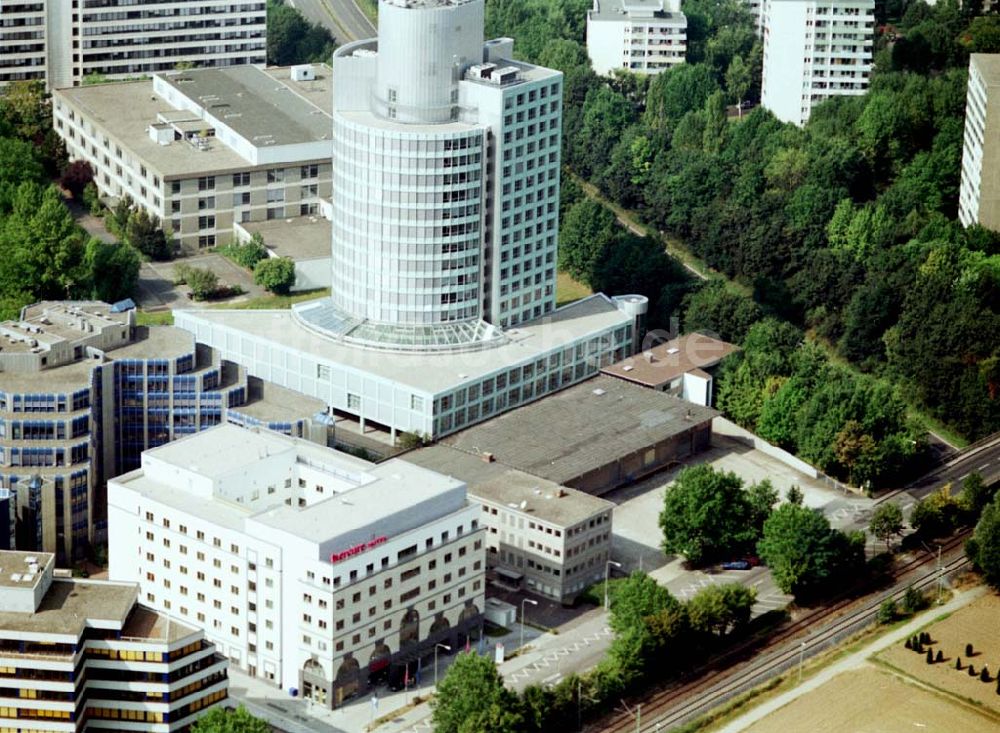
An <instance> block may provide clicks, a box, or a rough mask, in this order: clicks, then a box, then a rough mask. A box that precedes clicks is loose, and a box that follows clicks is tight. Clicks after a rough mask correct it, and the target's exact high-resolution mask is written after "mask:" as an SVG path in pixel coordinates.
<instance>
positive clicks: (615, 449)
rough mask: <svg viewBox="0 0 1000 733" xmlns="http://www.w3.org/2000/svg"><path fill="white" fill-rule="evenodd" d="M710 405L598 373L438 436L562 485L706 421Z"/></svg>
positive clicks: (712, 414)
mask: <svg viewBox="0 0 1000 733" xmlns="http://www.w3.org/2000/svg"><path fill="white" fill-rule="evenodd" d="M717 414H718V412H716V411H715V410H713V409H711V408H708V407H702V406H700V405H695V404H692V403H689V402H685V401H683V400H681V399H678V398H677V397H673V396H671V395H668V394H665V393H662V392H656V391H653V390H649V389H645V388H644V387H639V386H637V385H634V384H630V383H628V382H624V381H622V380H620V379H615V378H614V377H608V376H604V375H601V376H598V377H594V378H593V379H590V380H587V381H585V382H582V383H581V384H578V385H576V386H574V387H569V388H568V389H564V390H562V391H560V392H557V393H555V394H553V395H549V396H548V397H546V398H544V399H541V400H537V401H535V402H533V403H531V404H529V405H525V406H524V407H521V408H519V409H517V410H513V411H512V412H508V413H506V414H504V415H500V416H499V417H495V418H493V419H492V420H488V421H487V422H484V423H481V424H479V425H475V426H473V427H471V428H469V429H467V430H463V431H462V432H460V433H456V434H455V435H451V436H449V437H446V438H444V441H443V442H444V443H445V444H447V445H451V446H454V447H455V448H458V449H459V450H463V451H466V452H469V453H472V454H482V453H492V454H493V455H494V456H495V457H496V460H498V461H500V462H501V463H505V464H507V465H508V466H512V467H514V468H519V469H521V470H522V471H526V472H528V473H531V474H534V475H536V476H541V477H543V478H547V479H549V480H551V481H555V482H556V483H559V484H568V483H570V482H571V481H573V480H574V479H576V478H578V477H580V476H582V475H584V474H586V473H588V472H589V471H592V470H595V469H598V468H601V467H602V466H605V465H608V464H609V463H612V462H614V461H617V460H618V459H619V458H622V457H624V456H627V455H631V454H633V453H635V452H636V451H640V450H644V449H645V448H648V447H651V446H653V445H656V444H658V443H661V442H662V441H664V440H667V439H669V438H671V437H673V436H675V435H679V434H681V433H683V432H684V431H686V430H688V429H690V428H692V427H694V426H695V425H698V424H701V423H704V422H706V421H709V420H711V419H712V418H713V417H715V416H716V415H717Z"/></svg>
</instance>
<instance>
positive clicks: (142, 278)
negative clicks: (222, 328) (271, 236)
mask: <svg viewBox="0 0 1000 733" xmlns="http://www.w3.org/2000/svg"><path fill="white" fill-rule="evenodd" d="M177 265H188V266H189V267H200V268H204V269H208V270H211V271H212V272H214V273H215V274H216V275H218V277H219V284H220V285H228V286H230V287H234V286H237V285H238V286H239V287H241V288H242V289H243V291H244V293H243V295H238V296H236V297H233V298H227V299H226V300H225V302H227V303H240V302H242V301H245V300H249V299H250V298H256V297H259V296H261V295H266V294H267V291H266V290H264V288H262V287H260V286H258V285H254V282H253V275H252V274H251V273H250V272H249V271H247V270H244V269H243V268H242V267H240V266H239V265H237V264H236V263H235V262H233V261H232V260H230V259H227V258H225V257H223V256H222V255H220V254H213V253H209V254H203V255H195V256H194V257H182V258H178V259H176V260H173V261H171V262H144V263H142V268H141V269H140V270H139V285H138V287H137V288H136V296H137V298H138V301H139V305H140V306H142V307H143V308H145V309H148V310H162V309H166V308H201V307H204V306H205V305H206V304H205V303H199V302H197V301H194V300H191V299H190V298H188V295H187V293H188V289H187V288H186V287H185V286H183V285H181V286H178V285H174V269H175V268H176V267H177Z"/></svg>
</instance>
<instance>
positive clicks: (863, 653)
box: [717, 587, 986, 733]
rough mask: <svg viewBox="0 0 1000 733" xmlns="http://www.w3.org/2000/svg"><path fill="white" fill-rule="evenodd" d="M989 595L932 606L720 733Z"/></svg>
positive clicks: (974, 593)
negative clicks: (940, 617)
mask: <svg viewBox="0 0 1000 733" xmlns="http://www.w3.org/2000/svg"><path fill="white" fill-rule="evenodd" d="M985 593H986V588H983V587H979V588H974V589H973V590H969V591H965V592H962V593H959V594H958V595H957V596H955V598H953V599H952V600H951V601H949V602H948V603H946V604H944V605H943V606H932V607H931V608H929V609H928V610H926V611H924V612H923V613H920V614H918V615H917V616H916V617H914V618H913V620H912V621H910V622H908V623H906V624H904V625H903V626H900V627H899V628H898V629H894V630H893V631H891V632H889V633H887V634H885V635H883V636H881V637H879V638H878V639H876V640H875V641H873V642H872V643H871V644H868V645H867V646H865V647H864V648H863V649H861V650H860V651H858V652H855V653H854V654H852V655H850V656H849V657H845V658H844V659H841V660H840V661H839V662H836V663H834V664H831V665H830V666H829V667H826V668H825V669H823V670H822V671H821V672H819V673H818V674H817V675H815V676H813V677H810V678H809V679H808V680H806V681H805V682H803V683H802V684H801V685H798V686H797V687H795V688H794V689H791V690H789V691H788V692H785V693H782V694H781V695H778V696H777V697H775V698H772V699H770V700H768V701H767V702H765V703H762V704H761V705H758V706H757V707H755V708H754V709H753V710H750V711H749V712H747V713H746V714H744V715H741V716H740V717H739V718H736V719H735V720H733V721H731V722H730V723H729V724H727V725H726V726H725V727H723V728H720V729H719V730H718V731H717V733H739V732H740V731H743V730H745V729H747V728H749V727H750V726H751V725H753V724H754V723H756V722H757V721H759V720H762V719H763V718H765V717H767V716H768V715H770V714H771V713H773V712H774V711H775V710H778V709H779V708H782V707H784V706H785V705H788V704H789V703H790V702H792V701H793V700H795V699H796V698H798V697H799V696H800V695H803V694H805V693H807V692H811V691H812V690H815V689H816V688H818V687H820V686H821V685H823V684H825V683H827V682H829V681H830V680H832V679H833V678H834V677H836V676H837V675H838V674H840V673H841V672H846V671H848V670H851V669H855V668H857V667H860V666H862V665H864V664H866V663H867V660H868V657H870V656H872V655H873V654H877V653H878V652H880V651H882V650H883V649H887V648H888V647H890V646H893V645H894V644H899V643H900V642H902V641H903V640H905V639H906V638H907V637H910V636H913V634H914V633H916V632H917V630H918V629H920V628H922V627H924V626H926V625H927V624H928V623H930V621H931V620H932V619H934V618H936V617H937V616H940V615H941V614H945V613H953V612H954V611H957V610H958V609H960V608H962V607H963V606H966V605H968V604H969V603H971V602H972V601H974V600H975V599H976V598H979V597H980V596H982V595H983V594H985Z"/></svg>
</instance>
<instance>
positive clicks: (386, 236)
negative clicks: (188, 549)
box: [175, 0, 646, 437]
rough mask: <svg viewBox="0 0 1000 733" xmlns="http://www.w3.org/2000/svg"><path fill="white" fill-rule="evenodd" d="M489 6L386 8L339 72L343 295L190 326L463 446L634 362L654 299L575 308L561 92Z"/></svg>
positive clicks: (319, 392)
mask: <svg viewBox="0 0 1000 733" xmlns="http://www.w3.org/2000/svg"><path fill="white" fill-rule="evenodd" d="M483 23H484V3H483V0H420V1H419V2H417V1H414V0H381V3H380V6H379V37H378V39H371V40H366V41H359V42H356V43H352V44H349V45H346V46H342V47H341V48H339V49H338V50H337V52H336V53H335V54H334V58H333V74H332V77H333V137H332V145H333V173H332V209H333V211H332V217H331V219H332V242H331V254H332V260H331V261H332V267H331V276H332V283H333V287H332V295H331V296H330V297H328V298H323V299H320V300H315V301H310V302H307V303H302V304H299V305H297V306H295V307H294V308H293V309H292V310H291V311H280V312H278V311H275V312H259V311H257V312H252V311H218V310H184V311H178V312H177V313H176V314H175V317H176V323H177V325H179V326H181V327H183V328H186V329H188V330H190V331H191V332H192V333H194V334H196V335H197V337H198V338H199V340H202V341H203V342H204V343H208V344H210V345H212V346H214V347H217V348H220V349H221V350H222V351H223V353H224V354H226V358H229V359H232V360H234V361H236V362H237V363H240V364H243V365H245V366H246V367H247V369H248V371H249V372H250V373H251V374H253V375H254V376H261V377H262V378H264V377H263V375H264V374H269V375H270V377H268V378H269V379H271V380H273V381H275V382H276V383H278V384H280V385H282V386H285V387H288V388H290V389H294V390H297V391H300V392H304V393H306V394H309V395H311V396H314V397H318V398H319V399H323V400H324V401H326V402H327V404H328V405H330V406H331V408H332V409H333V410H334V411H336V412H338V413H341V414H343V415H346V416H351V417H353V418H355V419H358V420H360V421H361V423H362V425H363V426H368V425H371V426H376V427H380V428H383V429H385V430H386V431H387V432H389V433H391V434H392V435H395V434H396V432H397V431H400V430H405V431H412V432H418V433H422V434H428V435H431V436H435V437H436V436H440V435H445V434H448V433H450V432H454V431H455V430H458V429H461V428H462V427H464V426H466V425H471V424H474V423H476V422H480V421H481V420H484V419H487V418H489V417H491V416H493V415H496V414H499V413H501V412H504V411H506V410H508V409H511V408H513V407H516V406H518V405H520V404H524V403H526V402H529V401H531V400H534V399H536V398H538V397H541V396H543V395H545V394H548V393H550V392H552V391H555V390H557V389H560V388H562V387H565V386H568V385H570V384H574V383H576V382H579V381H581V380H582V379H585V378H587V377H590V376H593V375H594V374H596V373H597V371H598V369H599V368H600V367H601V366H603V365H606V364H610V363H613V362H615V361H619V360H621V359H622V358H625V357H626V356H628V355H630V354H631V353H632V351H633V348H634V342H635V340H636V337H637V333H638V330H639V325H640V319H641V316H642V314H644V313H645V310H646V299H645V298H642V297H640V296H626V297H623V298H615V299H612V298H608V297H605V296H604V295H600V294H598V295H595V296H592V297H591V298H588V299H586V300H583V301H579V302H577V303H574V304H572V305H569V306H566V307H563V308H559V309H557V307H556V261H557V257H556V253H557V247H558V238H559V224H558V218H559V176H560V145H561V135H560V131H561V124H562V74H561V73H560V72H558V71H554V70H551V69H545V68H542V67H538V66H533V65H530V64H525V63H522V62H518V61H514V60H512V59H511V55H512V51H513V41H512V40H511V39H497V40H492V41H484V38H483Z"/></svg>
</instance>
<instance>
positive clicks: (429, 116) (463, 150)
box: [305, 0, 562, 350]
mask: <svg viewBox="0 0 1000 733" xmlns="http://www.w3.org/2000/svg"><path fill="white" fill-rule="evenodd" d="M512 43H513V42H512V41H510V40H507V39H501V40H499V41H491V42H490V43H486V44H484V42H483V0H450V1H446V0H424V1H422V2H412V1H409V2H408V1H407V0H384V1H383V2H382V4H381V9H380V14H379V39H378V40H377V41H376V40H370V41H361V42H359V43H355V44H351V45H348V46H345V47H342V48H341V49H339V50H338V51H337V53H336V54H335V55H334V59H333V65H334V83H333V89H334V102H333V143H334V154H333V170H334V175H333V204H334V215H333V267H332V270H333V289H332V292H333V295H332V296H331V299H330V301H328V303H327V304H326V306H325V307H323V308H321V309H313V310H311V311H309V312H307V313H306V314H305V317H306V319H307V320H309V321H311V322H313V323H315V324H316V325H321V326H323V327H325V328H327V329H328V330H333V331H335V332H338V333H343V334H344V335H348V336H349V337H351V338H352V340H357V341H361V342H370V343H374V344H377V345H395V346H399V345H403V346H406V347H410V348H412V349H414V350H423V349H439V348H447V347H449V346H454V347H462V348H466V347H469V346H474V345H476V344H485V343H488V342H490V341H492V340H495V339H497V338H499V337H500V332H499V329H498V328H495V327H500V328H504V327H507V326H510V325H513V324H517V323H520V322H522V321H527V320H530V319H532V318H537V317H539V316H542V315H544V314H546V313H548V312H550V311H552V310H553V309H554V308H555V279H556V245H557V239H558V216H559V206H558V202H559V160H560V155H559V151H560V141H559V136H560V129H561V119H562V115H561V109H562V74H560V73H559V72H557V71H553V70H551V69H545V68H541V67H537V66H531V65H528V64H518V65H517V66H513V65H510V64H509V63H508V62H506V61H499V59H501V58H507V57H509V56H510V49H511V45H512Z"/></svg>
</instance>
